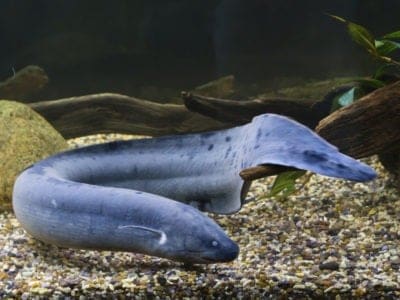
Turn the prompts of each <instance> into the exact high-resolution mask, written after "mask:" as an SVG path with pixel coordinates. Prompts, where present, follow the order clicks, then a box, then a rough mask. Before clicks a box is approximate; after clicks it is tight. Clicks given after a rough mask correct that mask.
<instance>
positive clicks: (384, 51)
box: [375, 40, 400, 56]
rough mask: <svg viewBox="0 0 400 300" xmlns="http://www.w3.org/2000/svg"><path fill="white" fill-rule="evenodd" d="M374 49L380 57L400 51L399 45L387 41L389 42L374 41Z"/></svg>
mask: <svg viewBox="0 0 400 300" xmlns="http://www.w3.org/2000/svg"><path fill="white" fill-rule="evenodd" d="M375 48H376V51H377V53H378V54H379V55H380V56H386V55H388V54H389V53H391V52H393V51H395V50H397V49H400V43H397V42H393V41H389V40H376V41H375Z"/></svg>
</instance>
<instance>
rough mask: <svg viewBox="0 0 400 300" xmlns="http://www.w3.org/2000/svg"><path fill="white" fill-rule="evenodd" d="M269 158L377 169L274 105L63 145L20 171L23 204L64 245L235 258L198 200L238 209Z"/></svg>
mask: <svg viewBox="0 0 400 300" xmlns="http://www.w3.org/2000/svg"><path fill="white" fill-rule="evenodd" d="M261 164H274V165H283V166H290V167H296V168H299V169H304V170H310V171H313V172H316V173H319V174H322V175H327V176H333V177H340V178H345V179H349V180H354V181H366V180H371V179H373V178H374V177H375V176H376V174H375V172H374V171H373V170H372V169H371V168H370V167H368V166H366V165H364V164H362V163H360V162H358V161H356V160H354V159H352V158H350V157H348V156H346V155H344V154H342V153H340V152H339V151H338V150H337V149H336V148H335V147H334V146H332V145H331V144H329V143H327V142H326V141H325V140H323V139H322V138H320V137H319V136H318V135H316V134H315V133H314V132H313V131H311V130H310V129H308V128H307V127H305V126H303V125H301V124H299V123H297V122H295V121H292V120H290V119H288V118H286V117H282V116H278V115H273V114H265V115H260V116H257V117H255V118H254V119H253V121H252V122H251V123H248V124H246V125H243V126H239V127H235V128H231V129H227V130H221V131H214V132H205V133H198V134H188V135H176V136H167V137H160V138H154V139H143V140H131V141H117V142H111V143H105V144H99V145H94V146H88V147H83V148H79V149H74V150H70V151H66V152H63V153H59V154H56V155H54V156H51V157H49V158H47V159H45V160H42V161H40V162H38V163H36V164H34V165H32V166H31V167H29V168H27V169H26V170H24V171H23V172H22V173H21V174H20V175H19V177H18V178H17V180H16V182H15V186H14V192H13V206H14V211H15V214H16V216H17V218H18V220H19V222H20V223H21V225H22V226H23V227H24V228H25V229H26V231H27V232H29V233H30V234H31V235H32V236H34V237H36V238H38V239H40V240H42V241H45V242H49V243H53V244H56V245H59V246H63V247H74V248H84V249H100V250H102V249H104V250H121V251H131V252H139V253H145V254H149V255H155V256H160V257H165V258H169V259H173V260H177V261H183V262H190V263H213V262H224V261H230V260H233V259H235V257H236V256H237V255H238V251H239V249H238V246H237V245H236V244H235V243H234V242H233V241H232V240H231V239H230V238H229V237H227V235H226V234H225V233H224V231H223V230H222V229H221V228H220V227H219V226H218V225H217V224H216V223H215V222H214V221H213V220H211V219H210V218H208V217H207V216H206V215H204V214H203V213H202V212H200V211H199V210H198V209H200V210H205V211H209V212H214V213H224V214H227V213H233V212H236V211H238V210H239V209H240V207H241V205H242V203H243V200H244V197H245V194H246V190H247V187H248V185H246V183H245V182H244V181H243V180H242V179H241V177H240V176H239V173H240V171H241V170H242V169H245V168H249V167H252V166H257V165H261ZM245 189H246V190H245ZM196 208H197V209H196ZM260 217H262V216H260Z"/></svg>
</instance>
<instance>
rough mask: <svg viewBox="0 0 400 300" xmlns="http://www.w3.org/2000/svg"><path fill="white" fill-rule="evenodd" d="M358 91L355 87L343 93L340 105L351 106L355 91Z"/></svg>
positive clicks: (339, 99) (339, 101)
mask: <svg viewBox="0 0 400 300" xmlns="http://www.w3.org/2000/svg"><path fill="white" fill-rule="evenodd" d="M355 90H356V88H355V87H353V88H351V89H350V90H348V91H347V92H345V93H343V94H342V95H341V96H340V97H339V98H338V103H339V105H340V106H342V107H343V106H347V105H350V104H352V103H353V102H354V100H355V99H354V91H355Z"/></svg>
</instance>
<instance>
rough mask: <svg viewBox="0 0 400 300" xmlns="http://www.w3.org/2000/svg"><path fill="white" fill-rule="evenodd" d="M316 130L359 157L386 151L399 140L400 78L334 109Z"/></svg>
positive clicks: (351, 154) (347, 151) (397, 143)
mask: <svg viewBox="0 0 400 300" xmlns="http://www.w3.org/2000/svg"><path fill="white" fill-rule="evenodd" d="M316 132H317V133H318V134H319V135H320V136H322V137H323V138H325V139H326V140H328V141H329V142H330V143H332V144H334V145H335V146H337V147H338V148H339V149H340V151H342V152H344V153H346V154H348V155H350V156H353V157H356V158H361V157H366V156H370V155H373V154H379V153H384V152H386V151H390V150H391V149H393V148H396V147H398V145H399V142H400V81H398V82H396V83H393V84H391V85H387V86H385V87H383V88H380V89H378V90H375V91H374V92H372V93H370V94H368V95H366V96H364V97H363V98H361V99H359V100H357V101H356V102H354V103H353V104H352V105H349V106H346V107H344V108H342V109H339V110H337V111H335V112H334V113H332V114H330V115H329V116H327V117H326V118H324V119H323V120H321V121H320V122H319V124H318V126H317V127H316Z"/></svg>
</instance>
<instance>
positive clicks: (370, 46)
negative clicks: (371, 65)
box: [328, 14, 377, 55]
mask: <svg viewBox="0 0 400 300" xmlns="http://www.w3.org/2000/svg"><path fill="white" fill-rule="evenodd" d="M328 15H329V16H330V17H332V18H334V19H335V20H337V21H339V22H342V23H345V24H346V25H347V31H348V32H349V34H350V36H351V38H352V39H353V40H354V41H355V42H356V43H357V44H359V45H361V46H363V47H364V48H365V49H366V50H367V51H368V52H369V53H371V54H372V55H377V52H376V48H375V39H374V36H373V35H372V34H371V33H370V32H369V31H368V29H366V28H365V27H363V26H361V25H358V24H356V23H353V22H350V21H347V20H346V19H344V18H341V17H339V16H335V15H330V14H328Z"/></svg>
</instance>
